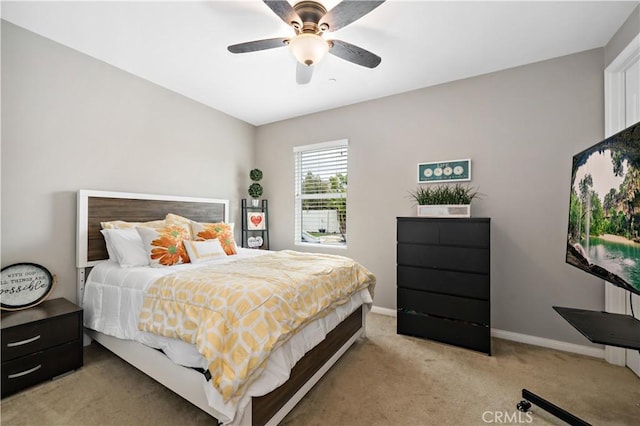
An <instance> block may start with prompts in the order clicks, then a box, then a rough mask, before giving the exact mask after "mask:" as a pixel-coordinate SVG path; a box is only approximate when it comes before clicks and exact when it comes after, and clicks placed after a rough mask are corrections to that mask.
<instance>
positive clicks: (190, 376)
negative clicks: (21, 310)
mask: <svg viewBox="0 0 640 426" xmlns="http://www.w3.org/2000/svg"><path fill="white" fill-rule="evenodd" d="M167 213H175V214H178V215H180V216H184V217H188V218H190V219H193V220H196V221H200V222H215V221H225V222H228V221H229V201H228V200H220V199H210V198H193V197H179V196H165V195H151V194H134V193H123V192H105V191H93V190H80V191H78V216H77V217H78V224H77V225H78V226H77V259H76V263H77V265H76V266H77V271H78V273H77V281H78V292H77V296H78V303H79V304H82V300H83V295H84V284H85V276H86V273H87V271H88V268H90V267H91V266H93V265H95V264H96V263H97V262H98V261H100V260H104V259H107V258H108V255H107V251H106V246H105V243H104V239H103V238H102V234H101V233H100V222H103V221H109V220H125V221H132V222H146V221H150V220H157V219H164V217H165V216H166V214H167ZM366 314H367V308H366V307H365V306H361V307H360V308H358V309H356V310H355V311H354V312H353V313H352V314H351V315H350V316H348V317H347V318H346V319H345V320H344V321H342V322H341V323H340V324H339V325H338V326H337V327H336V328H335V329H334V330H332V331H331V332H330V333H329V334H328V335H327V336H326V338H325V339H324V340H323V341H322V342H320V343H319V344H318V345H317V346H316V347H314V348H313V349H311V350H310V351H309V352H307V354H306V355H305V356H304V357H303V358H302V359H301V360H300V361H298V363H297V364H296V365H295V366H294V367H293V369H292V371H291V375H290V378H289V380H288V381H287V382H285V383H284V384H282V385H281V386H280V387H278V388H276V389H274V390H273V391H271V392H270V393H268V394H267V395H264V396H261V397H254V398H252V399H251V402H250V403H249V405H248V406H247V407H246V408H245V410H244V412H242V413H237V415H236V419H235V420H234V423H239V424H242V425H265V424H277V423H279V422H280V421H281V420H282V419H283V418H284V417H285V416H286V415H287V414H288V413H289V412H290V411H291V410H292V409H293V407H295V405H296V404H297V403H298V402H299V401H300V400H301V399H302V398H303V397H304V395H305V394H306V393H307V392H308V391H309V390H311V388H312V387H313V385H315V384H316V383H317V382H318V381H319V380H320V379H321V378H322V376H323V375H324V374H325V373H326V372H327V371H328V370H329V369H330V368H331V367H332V366H333V364H335V363H336V362H337V361H338V359H339V358H340V357H341V356H342V355H343V354H344V353H345V352H346V351H347V350H348V349H349V347H351V345H353V344H354V343H355V341H356V340H357V339H358V338H360V337H364V335H365V324H366V323H365V318H366ZM85 332H86V333H87V335H88V336H89V337H91V338H92V339H93V340H95V341H97V342H98V343H100V344H101V345H103V346H104V347H106V348H107V349H109V350H110V351H111V352H113V353H114V354H116V355H118V356H119V357H120V358H122V359H124V360H125V361H127V362H128V363H130V364H131V365H133V366H134V367H136V368H137V369H139V370H140V371H142V372H144V373H145V374H147V375H149V376H150V377H152V378H153V379H155V380H156V381H158V382H159V383H161V384H162V385H164V386H166V387H167V388H169V389H171V390H172V391H174V392H175V393H177V394H178V395H180V396H182V397H183V398H185V399H186V400H188V401H189V402H191V403H192V404H194V405H196V406H197V407H199V408H200V409H201V410H203V411H205V412H207V413H209V414H210V415H211V416H213V417H216V418H217V417H219V413H217V411H216V410H215V409H213V408H212V407H210V406H209V404H208V402H207V398H206V395H205V392H204V389H203V386H202V380H203V375H202V373H200V372H198V371H196V370H194V369H190V368H186V367H182V366H180V365H177V364H175V363H173V362H172V361H171V360H170V359H169V358H168V357H166V356H165V355H164V354H163V353H162V352H160V351H157V350H155V349H152V348H150V347H147V346H144V345H142V344H140V343H138V342H135V341H132V340H122V339H117V338H115V337H111V336H107V335H105V334H102V333H99V332H96V331H95V330H90V329H85Z"/></svg>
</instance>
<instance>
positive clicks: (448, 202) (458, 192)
mask: <svg viewBox="0 0 640 426" xmlns="http://www.w3.org/2000/svg"><path fill="white" fill-rule="evenodd" d="M409 196H410V198H412V199H413V200H414V201H415V202H416V204H417V215H418V216H419V217H470V216H471V201H473V199H474V198H480V193H479V192H478V191H477V190H476V189H475V188H473V187H471V186H465V185H462V184H456V185H453V186H452V185H438V186H425V185H421V186H418V187H417V188H416V189H415V190H414V191H409Z"/></svg>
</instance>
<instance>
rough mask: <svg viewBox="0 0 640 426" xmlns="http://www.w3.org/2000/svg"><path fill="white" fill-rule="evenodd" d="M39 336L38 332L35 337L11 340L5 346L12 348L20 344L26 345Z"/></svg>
mask: <svg viewBox="0 0 640 426" xmlns="http://www.w3.org/2000/svg"><path fill="white" fill-rule="evenodd" d="M39 338H40V335H39V334H38V335H37V336H36V337H32V338H30V339H25V340H20V341H19V342H11V343H7V347H8V348H13V347H14V346H22V345H26V344H28V343H31V342H35V341H36V340H38V339H39Z"/></svg>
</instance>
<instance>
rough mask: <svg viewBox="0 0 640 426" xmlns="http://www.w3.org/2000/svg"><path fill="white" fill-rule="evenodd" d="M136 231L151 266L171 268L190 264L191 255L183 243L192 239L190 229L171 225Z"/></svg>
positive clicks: (142, 228) (143, 228)
mask: <svg viewBox="0 0 640 426" xmlns="http://www.w3.org/2000/svg"><path fill="white" fill-rule="evenodd" d="M136 229H137V230H138V233H139V234H140V237H141V238H142V242H143V243H144V247H145V250H146V252H147V254H148V256H149V264H150V265H151V266H153V267H161V266H171V265H178V264H180V263H188V262H189V255H188V254H187V250H186V249H185V247H184V243H183V242H182V241H183V240H188V239H189V237H190V234H189V228H188V227H186V226H180V225H169V226H166V227H164V228H145V227H138V228H136Z"/></svg>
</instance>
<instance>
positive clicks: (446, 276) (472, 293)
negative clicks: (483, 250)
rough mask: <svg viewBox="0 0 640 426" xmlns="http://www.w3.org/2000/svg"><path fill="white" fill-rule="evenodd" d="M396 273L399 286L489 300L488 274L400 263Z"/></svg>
mask: <svg viewBox="0 0 640 426" xmlns="http://www.w3.org/2000/svg"><path fill="white" fill-rule="evenodd" d="M397 274H398V275H397V284H398V287H401V288H410V289H413V290H422V291H431V292H435V293H443V294H451V295H455V296H465V297H472V298H476V299H482V300H489V293H490V282H489V275H488V274H473V273H467V272H454V271H441V270H436V269H427V268H418V267H413V266H402V265H398V268H397Z"/></svg>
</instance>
